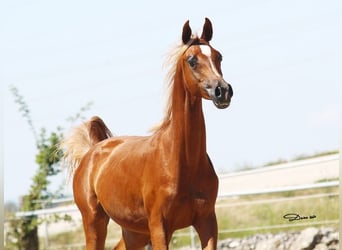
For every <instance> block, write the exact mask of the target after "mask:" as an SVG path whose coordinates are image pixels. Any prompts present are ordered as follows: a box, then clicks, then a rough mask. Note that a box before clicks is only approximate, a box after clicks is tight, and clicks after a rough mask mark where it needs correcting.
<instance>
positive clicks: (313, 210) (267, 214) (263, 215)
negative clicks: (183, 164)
mask: <svg viewBox="0 0 342 250" xmlns="http://www.w3.org/2000/svg"><path fill="white" fill-rule="evenodd" d="M331 192H338V188H322V189H319V190H306V191H304V190H303V191H291V192H284V193H279V194H271V195H270V194H269V195H259V196H253V197H251V196H247V197H242V198H237V199H226V200H224V201H220V202H219V203H218V204H220V205H226V204H229V205H234V204H236V206H230V207H218V208H217V211H216V213H217V217H218V223H219V230H220V231H221V233H220V235H219V237H220V239H224V238H227V237H230V238H234V237H245V236H248V235H252V234H255V233H256V232H257V233H266V232H267V233H276V232H279V231H289V230H300V227H297V226H298V225H300V224H302V223H311V222H314V223H319V222H322V221H328V220H338V218H339V210H338V208H339V197H338V196H325V197H318V198H310V199H299V200H291V199H289V200H284V201H279V202H267V203H260V204H248V203H246V202H251V201H253V202H258V201H262V200H269V199H281V198H290V197H298V196H304V195H314V194H321V193H322V194H328V193H331ZM239 204H241V205H239ZM287 213H297V214H299V215H300V216H311V215H315V216H316V218H313V219H304V220H296V221H292V222H289V221H288V220H286V219H284V218H283V216H284V215H285V214H287ZM275 225H280V226H286V228H278V229H277V228H274V229H265V230H261V229H256V230H250V231H243V229H246V228H255V227H257V228H258V227H265V226H275ZM317 226H320V225H317ZM334 226H336V225H334ZM240 229H241V231H239V230H240ZM225 230H230V232H227V233H223V232H224V231H225ZM231 230H236V232H231Z"/></svg>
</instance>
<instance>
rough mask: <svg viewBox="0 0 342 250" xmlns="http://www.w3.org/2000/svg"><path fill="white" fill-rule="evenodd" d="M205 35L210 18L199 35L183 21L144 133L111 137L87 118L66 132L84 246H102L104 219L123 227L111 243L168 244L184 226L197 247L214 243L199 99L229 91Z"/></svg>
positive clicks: (212, 179)
mask: <svg viewBox="0 0 342 250" xmlns="http://www.w3.org/2000/svg"><path fill="white" fill-rule="evenodd" d="M211 38H212V24H211V22H210V21H209V19H207V18H206V19H205V24H204V26H203V31H202V35H201V36H200V37H197V36H194V35H192V31H191V28H190V26H189V21H187V22H186V23H185V24H184V27H183V33H182V44H181V45H180V46H179V47H178V48H177V52H176V53H173V59H172V60H173V61H172V62H171V63H172V66H171V70H170V71H171V73H170V77H169V78H170V79H169V84H170V97H169V104H168V106H167V111H166V115H165V118H164V120H163V121H162V123H161V124H160V126H158V128H156V129H155V130H154V131H153V133H152V134H151V135H150V136H114V137H113V136H112V135H111V133H110V131H109V129H108V128H107V127H106V125H105V124H104V123H103V121H102V120H101V119H100V118H98V117H93V118H92V119H91V120H90V121H89V122H86V123H84V124H82V125H81V126H79V127H76V128H75V129H74V130H73V132H72V133H71V134H70V135H69V136H68V137H66V138H65V140H64V142H63V144H62V146H61V147H62V148H63V149H64V150H65V155H64V157H65V160H66V161H67V162H68V164H69V167H70V169H71V171H72V172H73V192H74V198H75V202H76V204H77V206H78V208H79V209H80V211H81V214H82V219H83V227H84V232H85V236H86V246H87V249H88V250H90V249H104V245H105V239H106V234H107V224H108V221H109V219H113V220H114V221H115V222H116V223H117V224H119V225H120V226H121V228H122V238H121V240H120V241H119V243H118V244H117V245H116V247H115V248H114V249H141V248H143V247H144V246H145V245H147V244H149V243H150V244H151V245H152V248H153V249H158V250H161V249H168V244H169V242H170V240H171V237H172V234H173V232H174V231H175V230H177V229H180V228H184V227H188V226H190V225H192V226H193V227H194V228H195V229H196V231H197V233H198V235H199V238H200V241H201V245H202V248H203V249H216V244H217V233H218V232H217V230H218V229H217V221H216V215H215V201H216V197H217V190H218V178H217V175H216V173H215V170H214V168H213V165H212V163H211V161H210V159H209V157H208V155H207V152H206V133H205V124H204V117H203V112H202V98H204V99H209V100H212V101H213V103H214V104H215V106H216V107H218V108H220V109H223V108H227V107H228V106H229V104H230V100H231V97H232V96H233V90H232V88H231V86H230V85H229V84H228V83H227V82H226V81H225V80H224V79H223V76H222V72H221V60H222V56H221V54H220V53H219V52H218V51H217V50H215V49H214V48H213V47H212V46H211V45H210V44H209V41H210V40H211Z"/></svg>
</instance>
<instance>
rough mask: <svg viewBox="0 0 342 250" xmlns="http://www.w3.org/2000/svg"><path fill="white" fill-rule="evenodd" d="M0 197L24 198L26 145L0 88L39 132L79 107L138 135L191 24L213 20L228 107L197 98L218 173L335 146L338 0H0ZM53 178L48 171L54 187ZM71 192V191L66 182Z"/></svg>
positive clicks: (26, 136) (30, 170)
mask: <svg viewBox="0 0 342 250" xmlns="http://www.w3.org/2000/svg"><path fill="white" fill-rule="evenodd" d="M1 5H2V6H1V8H0V9H1V10H0V12H1V13H0V20H1V29H0V32H1V37H2V39H1V41H0V45H1V58H0V77H1V78H0V81H1V84H2V85H3V86H2V91H3V93H2V96H3V99H4V100H3V105H4V112H3V113H4V124H3V127H4V136H3V137H4V153H3V156H4V161H3V162H4V199H5V201H8V200H13V201H17V200H18V197H19V196H20V195H23V194H25V193H27V190H28V188H29V185H30V183H31V178H32V176H33V175H34V173H35V170H36V167H37V166H36V165H35V162H34V158H35V154H36V149H35V145H34V138H33V136H32V133H31V131H30V130H29V128H28V126H27V123H26V121H25V120H24V119H23V118H22V117H21V115H20V114H19V112H18V107H17V105H16V104H15V103H14V98H13V96H12V95H11V94H10V92H9V90H8V88H9V86H10V85H15V86H16V87H17V88H18V89H19V91H20V92H21V94H22V95H23V96H24V97H25V100H26V102H27V103H28V105H29V107H30V109H31V112H32V118H33V121H34V126H35V127H36V128H37V129H39V128H41V127H44V128H47V129H48V130H49V131H52V130H54V129H55V128H56V127H57V126H62V127H64V128H65V129H67V128H69V127H70V124H69V123H68V122H67V121H66V118H67V117H69V116H71V115H73V114H74V113H76V112H77V111H78V110H79V108H80V107H81V106H83V105H85V104H86V103H87V102H89V101H92V102H93V103H94V104H93V106H92V108H91V110H90V111H88V112H87V113H86V115H87V116H89V117H90V116H92V115H95V114H96V115H99V116H101V117H102V118H103V119H104V121H105V122H106V123H107V125H108V126H109V127H110V129H111V130H112V132H113V133H114V134H117V135H145V134H148V129H149V128H150V127H151V126H153V125H154V124H155V123H158V121H160V120H161V119H162V117H163V108H164V103H165V95H164V94H163V93H164V88H163V87H164V84H163V82H164V76H165V73H166V72H165V70H164V69H163V68H162V64H163V61H164V56H165V54H166V53H167V51H168V50H169V49H170V48H171V47H172V46H173V45H174V44H176V43H178V42H179V41H180V36H181V29H182V26H183V24H184V22H185V21H186V20H188V19H189V20H190V25H191V27H192V29H193V31H197V32H198V33H200V31H201V29H202V25H203V23H204V17H209V18H210V19H211V20H212V22H213V26H214V37H213V40H212V45H213V46H214V47H215V48H216V49H218V50H219V51H220V52H221V53H222V54H223V58H224V59H223V63H222V71H223V74H224V77H225V79H226V81H228V82H230V83H231V84H232V86H233V88H234V97H233V100H232V104H231V107H230V108H228V109H226V110H218V109H216V108H215V107H214V105H213V104H212V102H208V101H205V102H204V105H203V106H204V112H205V118H206V125H207V141H208V152H209V154H210V155H211V158H212V160H213V162H214V165H215V168H216V170H217V172H218V173H221V172H228V171H233V170H235V169H237V168H239V167H241V166H244V165H248V164H251V165H261V164H263V163H265V162H268V161H271V160H276V159H278V158H291V157H293V156H295V155H298V154H302V153H306V154H311V153H315V152H318V151H325V150H335V149H337V148H338V146H339V136H340V130H341V125H340V123H339V116H340V113H339V109H340V107H342V105H341V102H342V101H341V100H342V98H341V93H342V87H341V85H342V84H341V78H342V77H341V58H342V49H341V44H342V33H341V24H342V22H341V20H342V18H341V13H342V4H341V2H340V1H309V0H303V1H294V0H290V1H266V0H265V1H211V2H208V1H180V0H176V1H168V2H162V1H144V2H143V1H121V2H119V1H101V2H94V1H63V0H62V1H36V0H31V1H2V3H1ZM61 179H63V176H60V177H58V178H57V179H56V180H55V181H54V183H58V181H60V180H61ZM68 190H69V191H70V188H69V189H68Z"/></svg>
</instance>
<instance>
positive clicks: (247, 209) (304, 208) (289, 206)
mask: <svg viewBox="0 0 342 250" xmlns="http://www.w3.org/2000/svg"><path fill="white" fill-rule="evenodd" d="M338 192H339V190H338V188H337V187H330V188H320V189H312V190H301V191H290V192H283V193H274V194H263V195H253V196H242V197H240V198H229V199H225V200H221V201H218V202H217V205H218V206H217V208H216V214H217V219H218V225H219V240H223V239H226V238H240V237H245V236H249V235H253V234H256V233H277V232H279V231H291V230H292V231H298V230H301V229H302V228H303V227H297V226H296V225H300V224H301V223H310V222H314V223H319V222H321V221H327V220H338V218H339V197H338V196H336V195H335V196H325V197H319V198H310V199H298V200H293V199H288V200H284V201H270V202H265V203H263V201H266V200H268V201H269V200H272V199H273V200H274V199H282V198H291V197H298V196H305V195H315V194H329V193H338ZM248 202H254V204H250V203H248ZM258 202H262V203H258ZM227 205H228V206H227ZM287 213H298V214H299V215H301V216H310V215H315V216H316V218H314V219H308V220H299V221H292V222H289V221H288V220H286V219H284V218H283V216H284V215H285V214H287ZM274 225H281V226H286V228H273V229H265V230H260V229H257V230H249V231H244V229H246V228H252V229H253V228H255V227H263V226H274ZM314 226H316V227H320V226H321V225H314ZM326 226H334V227H336V226H337V225H326ZM232 230H237V231H236V232H232ZM239 230H241V231H239ZM225 231H227V232H225ZM189 232H190V229H189V228H186V229H182V230H178V231H176V232H175V234H174V236H173V238H172V240H171V243H170V248H171V249H176V248H179V247H182V246H189V245H190V235H189ZM120 234H121V231H120V228H119V227H118V226H117V225H115V224H114V223H110V225H109V228H108V236H107V243H108V244H107V247H108V248H106V249H112V248H113V246H114V245H115V242H116V241H113V239H117V238H119V237H120ZM180 234H184V235H180ZM195 239H196V243H197V244H199V240H198V237H197V234H196V237H195ZM41 242H42V245H41V246H43V240H42V241H41ZM84 242H85V239H84V235H83V230H82V229H81V228H79V229H77V230H76V231H74V232H73V233H65V234H60V235H56V236H50V237H49V243H50V246H57V245H59V246H61V245H65V244H77V243H84ZM41 249H43V248H41ZM76 249H77V248H73V250H76ZM78 249H84V247H80V248H78Z"/></svg>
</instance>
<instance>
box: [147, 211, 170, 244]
mask: <svg viewBox="0 0 342 250" xmlns="http://www.w3.org/2000/svg"><path fill="white" fill-rule="evenodd" d="M149 229H150V237H151V244H152V249H157V250H167V249H169V246H168V244H169V241H170V238H171V237H170V236H169V232H168V231H167V228H166V226H165V222H164V220H163V218H162V215H161V214H159V213H157V214H151V216H150V218H149Z"/></svg>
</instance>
